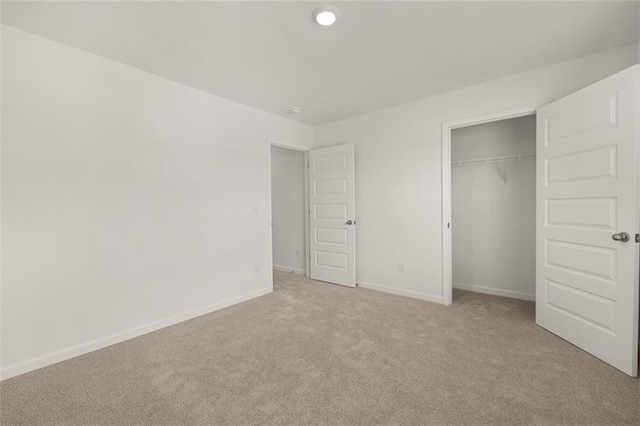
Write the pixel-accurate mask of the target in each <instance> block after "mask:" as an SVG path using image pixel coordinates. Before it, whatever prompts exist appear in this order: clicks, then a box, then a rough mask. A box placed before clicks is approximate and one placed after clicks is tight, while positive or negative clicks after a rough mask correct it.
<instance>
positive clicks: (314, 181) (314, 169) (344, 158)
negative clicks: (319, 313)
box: [309, 144, 356, 287]
mask: <svg viewBox="0 0 640 426" xmlns="http://www.w3.org/2000/svg"><path fill="white" fill-rule="evenodd" d="M354 180H355V167H354V146H353V144H347V145H338V146H332V147H330V148H322V149H316V150H313V151H310V152H309V210H310V211H309V216H310V218H309V231H310V237H311V238H310V241H309V259H310V274H311V278H313V279H315V280H320V281H327V282H330V283H334V284H341V285H345V286H349V287H355V286H356V238H355V237H356V219H355V217H356V216H355V182H354Z"/></svg>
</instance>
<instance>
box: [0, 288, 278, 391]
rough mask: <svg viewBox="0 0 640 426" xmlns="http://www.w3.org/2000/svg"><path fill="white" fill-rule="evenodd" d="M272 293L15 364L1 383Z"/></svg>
mask: <svg viewBox="0 0 640 426" xmlns="http://www.w3.org/2000/svg"><path fill="white" fill-rule="evenodd" d="M268 293H271V289H270V288H264V289H260V290H255V291H252V292H249V293H246V294H243V295H241V296H237V297H232V298H230V299H226V300H223V301H221V302H218V303H214V304H213V305H209V306H205V307H203V308H199V309H194V310H192V311H189V312H185V313H183V314H179V315H175V316H173V317H170V318H167V319H164V320H160V321H155V322H152V323H150V324H147V325H143V326H141V327H136V328H133V329H130V330H127V331H124V332H122V333H117V334H112V335H111V336H107V337H103V338H99V339H96V340H92V341H90V342H87V343H83V344H80V345H76V346H73V347H70V348H67V349H62V350H60V351H56V352H53V353H50V354H47V355H44V356H41V357H37V358H32V359H30V360H27V361H23V362H20V363H17V364H13V365H10V366H8V367H7V368H5V369H3V370H2V371H1V372H0V378H1V380H5V379H8V378H11V377H15V376H18V375H20V374H24V373H28V372H30V371H34V370H37V369H39V368H43V367H47V366H49V365H52V364H56V363H58V362H61V361H65V360H68V359H71V358H75V357H77V356H80V355H84V354H87V353H89V352H93V351H96V350H98V349H102V348H105V347H107V346H111V345H115V344H116V343H120V342H124V341H125V340H129V339H132V338H134V337H138V336H142V335H143V334H147V333H151V332H152V331H156V330H160V329H162V328H165V327H169V326H172V325H175V324H178V323H181V322H183V321H187V320H190V319H193V318H196V317H199V316H202V315H206V314H210V313H212V312H215V311H218V310H220V309H223V308H227V307H229V306H232V305H236V304H238V303H241V302H246V301H247V300H250V299H254V298H256V297H259V296H263V295H265V294H268Z"/></svg>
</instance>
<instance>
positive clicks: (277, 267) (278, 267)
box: [273, 265, 307, 275]
mask: <svg viewBox="0 0 640 426" xmlns="http://www.w3.org/2000/svg"><path fill="white" fill-rule="evenodd" d="M273 269H275V270H276V271H280V272H293V273H294V274H298V275H306V273H307V271H305V270H304V269H298V268H292V267H290V266H281V265H273Z"/></svg>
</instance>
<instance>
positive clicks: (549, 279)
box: [536, 67, 639, 376]
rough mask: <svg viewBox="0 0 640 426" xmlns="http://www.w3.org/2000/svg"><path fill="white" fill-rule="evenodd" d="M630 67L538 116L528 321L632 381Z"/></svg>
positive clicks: (634, 114)
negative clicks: (532, 302)
mask: <svg viewBox="0 0 640 426" xmlns="http://www.w3.org/2000/svg"><path fill="white" fill-rule="evenodd" d="M638 94H639V93H638V67H632V68H630V69H628V70H625V71H623V72H621V73H618V74H616V75H614V76H611V77H609V78H607V79H605V80H603V81H600V82H598V83H596V84H594V85H592V86H589V87H587V88H585V89H583V90H580V91H579V92H576V93H574V94H572V95H569V96H567V97H565V98H563V99H560V100H559V101H556V102H553V103H551V104H549V105H547V106H545V107H543V108H540V109H539V110H538V114H537V127H538V128H537V138H538V143H537V202H536V205H537V242H536V244H537V253H536V255H537V259H536V265H537V266H536V322H537V323H538V324H539V325H541V326H542V327H544V328H546V329H548V330H549V331H551V332H553V333H555V334H557V335H558V336H560V337H562V338H564V339H566V340H568V341H569V342H571V343H573V344H575V345H576V346H578V347H580V348H582V349H584V350H586V351H587V352H589V353H591V354H593V355H595V356H597V357H598V358H601V359H602V360H604V361H606V362H608V363H609V364H611V365H613V366H614V367H616V368H618V369H620V370H622V371H624V372H625V373H627V374H629V375H632V376H636V375H637V372H638V360H637V357H638V298H639V294H638V276H639V271H638V259H639V253H638V244H636V243H635V242H634V240H633V238H632V239H631V241H629V242H621V241H614V240H613V238H612V236H613V234H617V233H619V232H627V233H629V234H630V235H631V236H633V235H634V234H635V233H637V232H638V214H639V210H638V198H639V195H638V185H637V167H638V143H637V134H636V126H637V120H638Z"/></svg>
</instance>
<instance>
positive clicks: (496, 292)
mask: <svg viewBox="0 0 640 426" xmlns="http://www.w3.org/2000/svg"><path fill="white" fill-rule="evenodd" d="M453 288H457V289H460V290H467V291H473V292H476V293H483V294H490V295H492V296H502V297H510V298H512V299H520V300H529V301H531V302H535V301H536V295H535V294H529V293H522V292H520V291H513V290H503V289H501V288H495V287H485V286H482V285H475V284H465V283H460V282H457V281H454V282H453Z"/></svg>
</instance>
